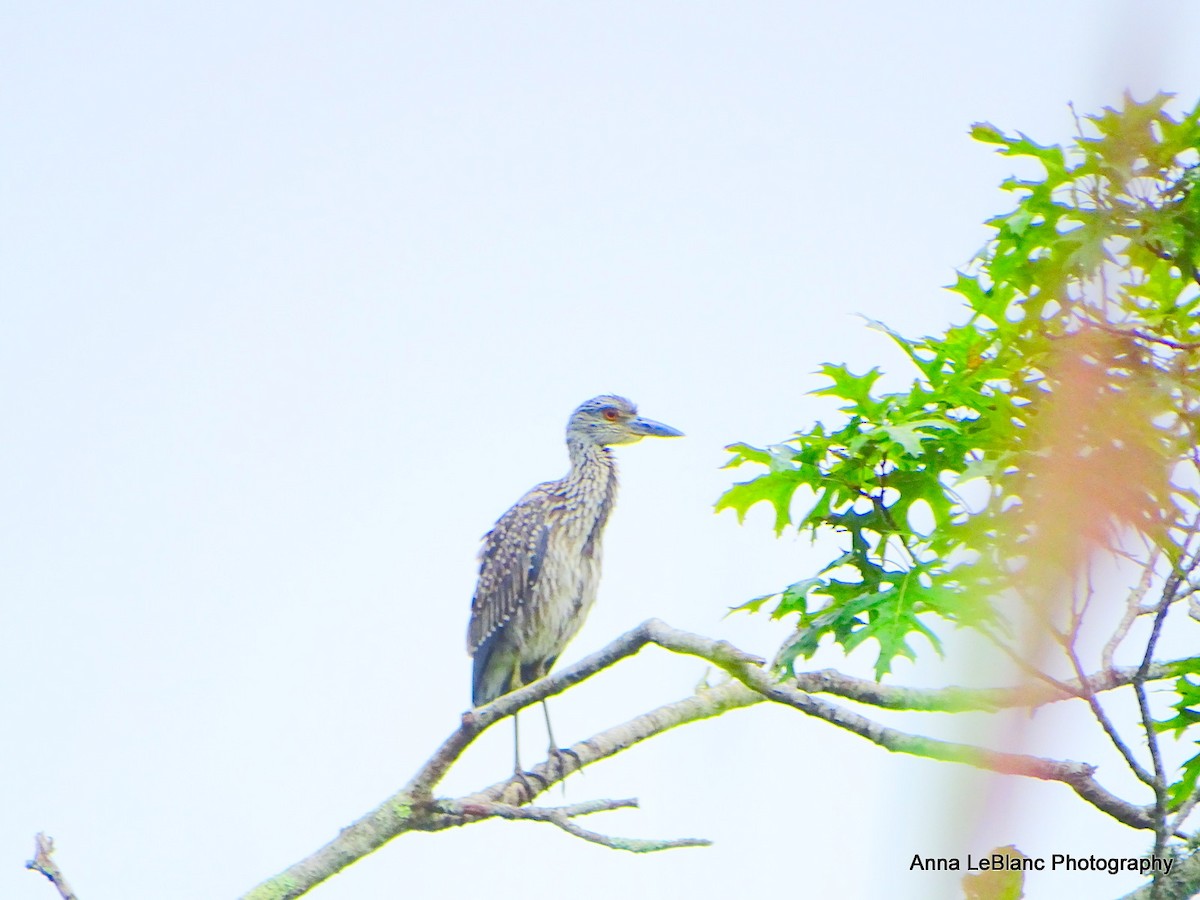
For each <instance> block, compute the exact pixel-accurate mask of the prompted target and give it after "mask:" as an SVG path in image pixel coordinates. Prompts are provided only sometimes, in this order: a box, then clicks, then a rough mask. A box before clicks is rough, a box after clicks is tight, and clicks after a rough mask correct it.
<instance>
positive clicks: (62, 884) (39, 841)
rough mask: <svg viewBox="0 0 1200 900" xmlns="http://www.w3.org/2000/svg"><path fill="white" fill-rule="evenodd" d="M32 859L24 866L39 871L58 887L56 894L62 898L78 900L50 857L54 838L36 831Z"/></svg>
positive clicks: (63, 899) (64, 899)
mask: <svg viewBox="0 0 1200 900" xmlns="http://www.w3.org/2000/svg"><path fill="white" fill-rule="evenodd" d="M33 850H34V852H33V859H31V860H28V861H27V862H26V863H25V868H27V869H32V870H33V871H34V872H41V873H42V874H43V875H45V876H46V877H47V878H48V879H50V883H51V884H53V885H54V887H55V888H57V889H58V896H59V897H61V898H62V900H79V898H78V897H77V896H76V894H75V892H74V891H73V890H71V886H70V885H69V884H67V879H66V878H65V877H63V873H62V870H61V869H60V868H59V867H58V864H57V863H56V862H55V861H54V860H53V859H52V857H53V855H54V838H52V837H47V836H46V835H44V834H42V833H41V832H38V834H37V837H35V838H34V845H33Z"/></svg>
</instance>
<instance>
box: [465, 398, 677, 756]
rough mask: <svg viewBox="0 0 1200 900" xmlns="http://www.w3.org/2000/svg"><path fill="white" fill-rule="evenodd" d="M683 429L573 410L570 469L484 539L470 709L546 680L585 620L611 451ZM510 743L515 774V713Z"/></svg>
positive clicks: (619, 407) (620, 409) (609, 407)
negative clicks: (546, 676)
mask: <svg viewBox="0 0 1200 900" xmlns="http://www.w3.org/2000/svg"><path fill="white" fill-rule="evenodd" d="M681 435H682V432H680V431H676V430H675V429H674V428H671V427H670V426H668V425H663V424H662V423H661V422H654V421H651V420H650V419H643V418H642V417H640V416H639V415H638V414H637V407H636V406H634V405H633V404H632V403H630V402H629V401H628V400H626V399H625V398H624V397H615V396H611V395H605V396H601V397H593V398H592V399H591V400H588V401H587V402H586V403H584V404H583V405H581V406H580V407H579V408H578V409H576V410H575V412H574V413H572V414H571V418H570V420H569V421H568V422H567V450H568V452H569V453H570V456H571V468H570V471H568V472H567V474H566V475H564V476H563V477H562V478H560V479H558V481H547V482H544V483H543V484H539V485H537V486H536V487H534V488H533V489H532V490H531V491H529V493H527V494H526V495H525V496H524V497H522V498H521V499H520V500H518V501H517V503H516V505H514V506H513V507H512V509H510V510H509V511H508V512H506V513H505V514H504V515H502V516H501V517H500V520H499V521H498V522H496V525H495V527H493V528H492V530H491V531H489V532H488V533H487V534H486V535H484V538H483V547H481V548H480V551H479V558H480V566H479V582H478V584H477V585H476V587H475V598H474V600H473V601H472V602H471V624H470V626H469V627H468V629H467V652H468V653H469V654H470V655H471V656H473V657H474V658H475V671H474V678H473V680H472V682H471V702H472V703H473V704H474V705H475V706H477V707H478V706H483V705H484V704H485V703H490V702H491V701H493V700H495V699H496V698H497V697H500V696H502V695H504V694H507V693H508V692H509V691H513V690H516V689H517V688H519V687H523V686H525V685H527V684H530V683H532V682H534V681H536V680H537V679H539V678H542V677H544V676H545V674H546V673H547V672H548V671H549V670H550V667H551V666H553V665H554V661H555V660H556V659H558V655H559V654H560V653H562V651H563V648H564V647H566V645H567V642H568V641H570V640H571V638H573V637H574V636H575V634H576V632H578V631H579V628H580V626H582V625H583V620H584V618H585V617H586V616H587V614H588V610H590V609H591V607H592V603H593V601H594V600H595V599H596V587H597V585H598V584H599V582H600V538H601V535H602V534H603V532H604V524H605V523H606V522H607V521H608V515H609V513H610V512H612V507H613V503H614V502H615V501H616V498H617V465H616V461H615V460H614V459H613V456H612V451H611V450H609V447H610V446H612V445H613V444H632V443H634V442H635V441H640V440H641V439H642V438H644V437H679V436H681ZM542 707H543V709H544V710H545V712H546V732H547V734H548V735H549V738H550V753H551V755H552V756H553V755H557V754H558V753H559V752H560V751H559V750H558V747H557V745H556V744H555V742H554V733H553V732H552V731H551V730H550V711H549V708H548V707H546V705H545V702H544V701H543V703H542ZM513 746H514V752H513V762H514V769H515V771H516V773H517V774H518V775H519V776H520V775H521V764H520V757H519V736H518V731H517V717H516V715H514V716H513Z"/></svg>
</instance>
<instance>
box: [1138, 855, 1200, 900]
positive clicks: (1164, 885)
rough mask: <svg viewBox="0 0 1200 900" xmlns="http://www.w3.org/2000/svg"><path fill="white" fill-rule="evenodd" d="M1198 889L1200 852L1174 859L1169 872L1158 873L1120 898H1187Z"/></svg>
mask: <svg viewBox="0 0 1200 900" xmlns="http://www.w3.org/2000/svg"><path fill="white" fill-rule="evenodd" d="M1197 891H1200V853H1193V854H1192V855H1191V856H1188V857H1185V858H1183V859H1177V860H1175V863H1174V865H1172V866H1171V874H1169V875H1166V874H1160V875H1158V877H1157V878H1156V879H1155V880H1154V881H1151V882H1150V883H1149V884H1144V885H1142V886H1141V887H1140V888H1138V889H1137V890H1136V891H1134V892H1132V893H1130V894H1126V895H1125V896H1124V897H1122V898H1121V900H1187V898H1189V897H1195V896H1196V892H1197Z"/></svg>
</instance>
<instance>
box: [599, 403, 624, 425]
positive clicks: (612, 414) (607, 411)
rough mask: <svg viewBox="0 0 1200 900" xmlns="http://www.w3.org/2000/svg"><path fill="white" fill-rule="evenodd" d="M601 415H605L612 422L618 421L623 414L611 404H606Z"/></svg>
mask: <svg viewBox="0 0 1200 900" xmlns="http://www.w3.org/2000/svg"><path fill="white" fill-rule="evenodd" d="M600 415H602V416H604V418H606V419H608V421H610V422H615V421H617V419H618V418H620V416H621V414H620V413H619V412H617V411H616V409H615V408H613V407H611V406H606V407H605V408H604V409H603V410H602V411H601V413H600Z"/></svg>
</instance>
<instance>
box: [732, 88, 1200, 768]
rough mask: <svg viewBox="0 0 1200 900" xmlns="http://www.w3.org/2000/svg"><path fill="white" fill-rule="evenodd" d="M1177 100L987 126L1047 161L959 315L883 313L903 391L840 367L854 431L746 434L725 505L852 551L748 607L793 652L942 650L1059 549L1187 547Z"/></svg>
mask: <svg viewBox="0 0 1200 900" xmlns="http://www.w3.org/2000/svg"><path fill="white" fill-rule="evenodd" d="M1169 100H1170V97H1169V96H1168V95H1165V94H1161V95H1158V96H1156V97H1154V98H1152V99H1150V100H1149V101H1146V102H1144V103H1139V102H1136V101H1134V100H1133V99H1132V98H1129V97H1127V98H1125V102H1124V105H1123V106H1122V108H1120V109H1119V110H1115V109H1106V110H1104V111H1103V112H1102V113H1100V114H1097V115H1094V116H1090V117H1086V118H1083V119H1081V120H1080V121H1079V134H1078V136H1077V137H1076V138H1075V140H1073V141H1071V142H1070V143H1068V144H1067V145H1065V146H1060V145H1043V144H1040V143H1037V142H1036V141H1034V140H1032V139H1031V138H1029V137H1027V136H1025V135H1023V134H1020V133H1016V134H1009V133H1007V132H1005V131H1003V130H1001V129H999V128H997V127H996V126H994V125H990V124H986V123H984V124H978V125H975V126H974V127H973V128H972V131H971V134H972V136H973V137H974V138H975V139H976V140H978V141H980V142H982V143H985V144H988V145H991V146H994V147H995V148H996V150H997V151H998V152H1000V153H1002V154H1004V155H1006V156H1011V157H1015V158H1022V159H1023V160H1026V161H1027V162H1026V165H1028V163H1029V162H1030V161H1031V162H1032V163H1033V164H1034V166H1033V168H1034V169H1036V170H1037V172H1036V174H1034V175H1027V176H1026V177H1023V178H1016V177H1013V178H1009V179H1007V180H1006V181H1004V182H1003V184H1002V187H1003V188H1004V190H1005V191H1007V192H1008V193H1009V194H1010V195H1011V196H1012V198H1013V202H1014V206H1013V208H1012V209H1011V210H1009V211H1008V212H1005V213H1003V214H1001V215H998V216H995V217H993V218H991V219H989V220H988V222H987V224H988V225H989V226H990V227H991V228H992V229H993V232H994V233H993V237H992V238H991V240H990V241H989V242H988V244H987V246H986V247H985V248H984V250H983V251H981V253H980V255H979V256H978V257H977V258H976V259H975V260H974V261H973V262H972V264H971V265H970V266H969V267H967V268H966V269H965V270H964V271H961V272H959V273H957V277H956V279H955V282H954V283H953V284H951V285H949V286H948V289H949V290H951V291H953V292H954V293H956V294H957V295H958V296H959V297H960V298H961V299H962V302H963V306H964V316H963V322H962V324H958V325H953V326H951V327H949V328H947V329H946V330H945V331H944V332H942V333H940V334H936V335H932V336H926V337H919V338H913V337H908V336H905V335H901V334H899V333H897V332H895V331H893V330H891V329H890V328H888V327H887V326H885V325H882V324H880V323H871V324H872V327H874V328H877V329H879V330H880V331H882V332H883V333H884V334H886V335H887V336H888V338H889V339H890V340H891V341H893V342H894V343H895V344H896V345H897V346H898V347H899V348H900V349H901V350H902V351H903V353H904V354H905V355H906V357H907V358H908V360H909V361H910V362H911V364H912V367H913V369H914V370H915V374H914V376H913V377H912V380H911V382H910V383H909V384H908V386H907V387H906V388H905V389H904V390H899V391H894V392H883V391H881V390H880V389H879V380H880V378H881V376H882V373H881V372H880V370H879V369H871V370H870V371H867V372H864V373H856V372H854V371H852V370H851V369H850V368H848V367H847V366H845V365H840V364H834V363H826V364H824V365H823V366H822V367H821V369H820V372H819V374H820V376H821V377H822V378H823V379H824V380H825V381H826V382H827V383H826V384H824V385H823V386H821V387H820V388H818V389H817V390H816V391H814V393H816V394H818V395H821V396H825V397H830V398H833V399H834V400H836V401H837V404H838V406H837V409H838V418H837V419H836V421H835V422H834V423H833V424H825V423H824V422H815V423H813V424H811V425H809V426H807V427H804V428H802V429H800V430H798V431H797V432H795V433H794V434H793V435H792V436H791V437H789V438H787V439H786V440H784V441H782V442H780V443H778V444H774V445H770V446H764V447H759V446H754V445H751V444H748V443H738V444H733V445H732V446H730V447H729V450H731V451H732V453H733V457H732V459H730V461H729V463H728V466H729V467H732V468H742V467H759V469H760V471H759V472H758V473H757V474H755V475H754V476H753V477H751V478H749V479H748V480H746V481H742V482H740V483H737V484H734V485H733V486H732V487H730V488H729V489H728V490H727V491H726V492H725V493H724V495H722V497H721V498H720V499H719V501H718V502H717V505H716V506H717V509H718V510H724V509H732V510H734V511H735V512H736V513H737V515H738V517H739V520H741V519H743V518H744V517H745V515H746V512H747V511H748V510H749V509H750V508H751V507H753V506H755V505H756V504H759V503H768V504H769V505H770V506H771V507H772V508H773V511H774V524H775V532H776V534H782V533H783V532H784V531H786V530H788V529H795V530H797V531H798V532H801V533H804V534H807V535H810V536H811V537H812V539H813V540H814V541H817V540H818V539H822V540H821V541H820V542H819V544H818V545H819V546H823V547H824V546H828V547H829V548H830V550H831V552H830V556H829V558H828V559H827V561H826V562H825V564H824V565H823V566H822V567H821V568H820V571H819V572H817V573H816V574H815V575H813V576H812V577H807V578H804V579H802V580H798V581H796V582H795V583H794V584H791V585H789V586H788V587H786V588H783V589H782V590H780V591H779V592H778V593H775V594H771V595H768V596H766V597H759V598H756V599H754V600H751V601H749V602H748V603H746V604H743V605H742V606H741V607H738V608H739V609H743V610H746V611H750V612H758V611H766V612H769V614H770V615H772V616H774V617H776V618H782V617H787V618H789V619H794V620H795V622H796V633H795V635H794V636H793V638H792V639H791V641H790V642H789V643H788V645H787V647H786V650H785V653H784V654H783V657H782V662H783V664H784V665H786V666H794V663H795V661H796V660H797V659H799V658H807V657H810V656H811V655H812V654H813V653H814V652H815V651H816V650H817V648H818V646H820V645H821V643H822V642H823V641H825V640H832V641H834V642H836V643H837V644H839V645H841V646H842V647H843V649H844V650H845V651H846V652H851V651H853V650H855V649H856V648H858V647H859V646H860V645H863V644H867V643H869V644H870V645H871V646H872V647H874V649H875V651H876V656H875V664H874V665H875V673H876V677H878V678H882V677H883V675H885V674H886V673H888V672H889V671H890V670H891V667H892V665H893V663H894V661H895V659H896V658H897V657H905V658H908V659H913V658H915V656H916V648H917V647H919V646H920V643H914V639H916V638H918V636H919V638H920V639H921V640H922V641H923V642H924V643H926V644H928V645H929V646H932V647H933V648H934V649H935V650H936V651H937V652H939V653H940V652H941V647H942V644H941V640H940V638H939V636H938V631H939V628H940V627H941V626H943V625H944V624H946V623H949V624H951V625H953V626H957V627H970V628H978V629H985V630H986V629H998V630H1003V628H1004V617H1003V616H1002V614H1001V611H1000V607H999V606H998V605H997V603H996V599H997V597H998V596H999V595H1000V594H1002V593H1003V592H1004V591H1006V590H1011V589H1012V586H1013V583H1014V579H1015V578H1016V577H1017V575H1018V574H1019V575H1020V576H1021V577H1023V578H1025V579H1026V580H1027V581H1028V580H1029V579H1030V578H1034V580H1037V581H1039V582H1041V583H1049V582H1050V581H1051V580H1052V577H1051V576H1052V575H1054V574H1055V573H1052V572H1050V571H1048V570H1045V569H1044V568H1043V569H1037V566H1039V565H1040V566H1043V567H1044V566H1045V565H1047V563H1046V562H1045V561H1046V560H1051V561H1053V564H1054V565H1056V566H1057V567H1058V569H1059V570H1061V572H1068V571H1070V570H1071V568H1072V566H1073V565H1074V564H1075V563H1076V562H1077V561H1078V559H1079V557H1080V554H1081V553H1083V552H1084V548H1085V547H1086V546H1095V544H1096V543H1097V542H1109V544H1108V545H1109V546H1115V542H1116V541H1117V540H1118V539H1119V536H1121V535H1128V534H1130V533H1135V534H1137V535H1140V536H1141V537H1142V538H1143V539H1144V541H1145V544H1146V546H1147V547H1149V548H1152V549H1157V550H1158V551H1160V552H1161V553H1163V554H1164V555H1165V558H1166V559H1167V560H1169V561H1176V560H1177V559H1178V557H1179V554H1180V546H1181V545H1182V542H1183V540H1184V538H1185V534H1186V529H1187V522H1188V521H1190V518H1191V517H1193V516H1194V515H1195V513H1196V511H1197V510H1198V509H1200V493H1198V492H1197V486H1198V485H1200V478H1197V477H1196V475H1197V473H1196V458H1195V453H1194V452H1193V451H1194V448H1195V446H1196V444H1197V421H1198V411H1200V371H1198V368H1200V352H1198V348H1200V190H1197V183H1198V182H1200V166H1198V163H1200V108H1197V109H1193V110H1191V111H1190V112H1188V113H1186V114H1184V115H1182V116H1178V117H1174V116H1172V115H1171V114H1170V113H1169V112H1168V111H1167V106H1168V101H1169ZM1189 466H1190V469H1188V467H1189ZM1183 469H1188V472H1187V473H1184V474H1181V471H1182V470H1183ZM971 482H975V484H974V485H973V486H969V485H970V483H971ZM966 496H970V497H971V498H976V497H979V498H980V499H972V500H971V501H970V502H968V501H967V500H966V499H964V498H965V497H966ZM830 539H832V540H830ZM1039 560H1040V562H1039ZM1035 570H1036V571H1035ZM1060 574H1061V573H1060ZM1197 690H1200V688H1198V689H1197ZM1189 709H1190V707H1189ZM1197 766H1200V763H1197Z"/></svg>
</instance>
